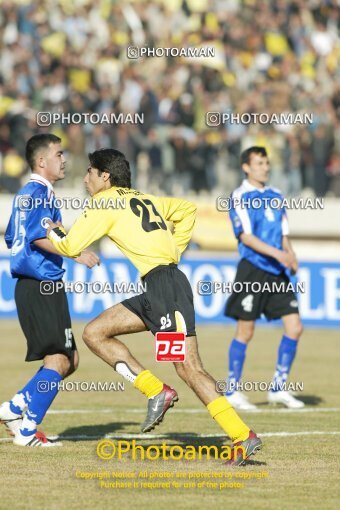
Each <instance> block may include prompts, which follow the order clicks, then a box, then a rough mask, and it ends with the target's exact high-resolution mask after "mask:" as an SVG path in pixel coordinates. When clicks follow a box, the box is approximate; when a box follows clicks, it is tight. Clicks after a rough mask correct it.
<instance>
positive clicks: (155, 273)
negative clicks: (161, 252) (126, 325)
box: [122, 264, 196, 336]
mask: <svg viewBox="0 0 340 510" xmlns="http://www.w3.org/2000/svg"><path fill="white" fill-rule="evenodd" d="M142 280H143V283H144V284H146V291H145V292H143V294H140V295H138V296H134V297H132V298H130V299H125V300H124V301H122V305H124V306H125V307H126V308H128V309H129V310H130V311H131V312H133V313H134V314H136V315H138V317H139V318H140V319H141V320H142V321H143V322H144V324H145V326H146V327H147V329H148V330H150V331H151V332H152V333H153V334H154V335H155V334H156V333H157V332H159V331H181V332H184V333H186V336H196V330H195V310H194V303H193V293H192V289H191V286H190V283H189V281H188V279H187V277H186V276H185V274H184V273H182V271H180V270H179V269H178V267H177V265H176V264H169V265H161V266H157V267H155V268H154V269H152V270H151V271H149V273H147V274H146V275H145V277H144V278H143V279H142ZM176 312H177V313H176Z"/></svg>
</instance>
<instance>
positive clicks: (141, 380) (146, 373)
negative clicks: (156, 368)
mask: <svg viewBox="0 0 340 510" xmlns="http://www.w3.org/2000/svg"><path fill="white" fill-rule="evenodd" d="M133 385H134V387H135V388H137V390H139V391H141V392H142V393H144V395H146V396H147V397H148V398H151V397H155V396H156V395H158V393H160V392H161V391H162V389H163V383H162V381H160V380H159V379H157V377H155V376H154V375H152V373H151V372H150V370H143V372H141V373H140V374H138V375H137V377H136V380H135V382H134V383H133Z"/></svg>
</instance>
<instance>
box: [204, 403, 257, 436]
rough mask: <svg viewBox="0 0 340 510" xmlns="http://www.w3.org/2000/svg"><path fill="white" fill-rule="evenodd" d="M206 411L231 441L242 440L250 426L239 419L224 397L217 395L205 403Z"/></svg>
mask: <svg viewBox="0 0 340 510" xmlns="http://www.w3.org/2000/svg"><path fill="white" fill-rule="evenodd" d="M207 408H208V411H209V413H210V414H211V416H212V417H213V418H214V420H215V421H217V423H218V424H219V426H220V427H222V429H223V430H224V432H225V433H226V434H228V436H229V437H230V439H231V440H232V442H233V443H236V442H237V441H244V440H245V439H247V437H248V436H249V432H250V428H249V427H247V425H246V424H245V423H244V422H243V421H242V420H241V418H240V417H239V416H238V414H237V413H236V411H235V410H234V409H233V408H232V406H231V405H230V404H229V402H228V400H227V399H226V398H225V397H218V398H216V399H215V400H213V401H212V402H210V404H208V405H207Z"/></svg>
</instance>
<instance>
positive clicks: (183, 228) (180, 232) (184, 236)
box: [159, 197, 197, 253]
mask: <svg viewBox="0 0 340 510" xmlns="http://www.w3.org/2000/svg"><path fill="white" fill-rule="evenodd" d="M159 204H160V209H161V211H162V216H163V218H164V219H165V220H167V221H172V222H173V224H174V233H173V236H174V238H175V242H176V245H177V247H178V249H179V251H180V253H183V252H184V250H185V249H186V247H187V246H188V244H189V241H190V239H191V236H192V231H193V229H194V225H195V220H196V211H197V206H196V205H195V204H193V203H192V202H188V200H182V199H179V198H168V197H161V198H160V199H159Z"/></svg>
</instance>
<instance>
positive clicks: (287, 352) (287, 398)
mask: <svg viewBox="0 0 340 510" xmlns="http://www.w3.org/2000/svg"><path fill="white" fill-rule="evenodd" d="M282 321H283V325H284V336H283V338H282V340H281V343H280V347H279V352H278V360H277V364H276V370H275V374H274V378H273V385H274V389H273V390H272V391H269V392H268V402H269V403H270V404H282V405H284V406H285V407H288V408H289V409H301V408H302V407H304V403H303V402H302V401H301V400H298V399H297V398H295V397H294V396H293V395H292V394H291V393H290V392H289V391H287V390H286V388H285V384H286V381H287V378H288V375H289V372H290V369H291V367H292V364H293V361H294V358H295V355H296V349H297V345H298V341H299V338H300V336H301V335H302V332H303V326H302V323H301V319H300V316H299V314H298V313H291V314H288V315H284V316H283V317H282ZM280 388H281V389H280Z"/></svg>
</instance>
